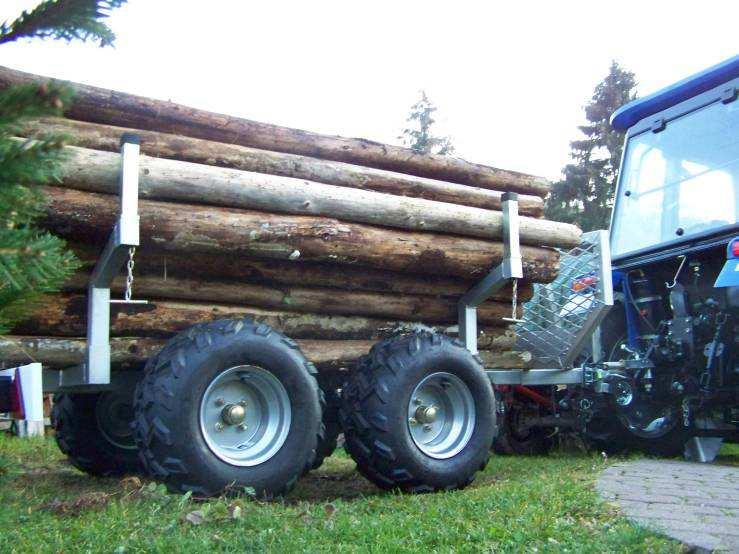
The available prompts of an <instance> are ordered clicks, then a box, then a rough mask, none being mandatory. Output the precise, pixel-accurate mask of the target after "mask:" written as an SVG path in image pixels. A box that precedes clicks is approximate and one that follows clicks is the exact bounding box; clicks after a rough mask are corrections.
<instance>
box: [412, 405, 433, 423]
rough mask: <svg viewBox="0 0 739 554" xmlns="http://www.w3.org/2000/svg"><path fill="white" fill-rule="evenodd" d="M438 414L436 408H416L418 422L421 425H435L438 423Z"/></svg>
mask: <svg viewBox="0 0 739 554" xmlns="http://www.w3.org/2000/svg"><path fill="white" fill-rule="evenodd" d="M437 414H438V410H437V409H436V406H419V407H418V408H416V421H418V422H419V423H433V422H434V421H436V416H437Z"/></svg>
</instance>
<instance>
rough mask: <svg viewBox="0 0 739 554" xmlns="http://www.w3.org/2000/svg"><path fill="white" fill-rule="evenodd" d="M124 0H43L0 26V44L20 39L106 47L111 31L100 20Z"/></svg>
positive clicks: (112, 35) (113, 36) (109, 43)
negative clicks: (43, 39) (97, 44)
mask: <svg viewBox="0 0 739 554" xmlns="http://www.w3.org/2000/svg"><path fill="white" fill-rule="evenodd" d="M125 2H126V0H45V1H43V2H41V3H40V4H39V5H38V6H36V8H34V9H33V10H31V11H30V12H29V11H24V12H23V13H21V15H20V16H19V17H18V18H17V19H16V20H15V21H13V22H11V23H8V22H5V23H3V24H2V25H0V44H4V43H8V42H13V41H16V40H19V39H23V38H54V39H61V40H66V41H71V40H81V41H83V42H84V41H87V40H93V41H100V46H110V45H112V44H113V42H114V41H115V34H114V33H113V31H111V30H110V28H109V27H108V26H107V25H106V24H105V23H103V21H102V20H103V19H105V18H107V17H108V15H109V13H110V11H111V10H113V9H115V8H118V7H120V6H121V5H123V4H124V3H125Z"/></svg>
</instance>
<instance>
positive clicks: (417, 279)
mask: <svg viewBox="0 0 739 554" xmlns="http://www.w3.org/2000/svg"><path fill="white" fill-rule="evenodd" d="M70 247H71V249H72V250H73V251H74V252H75V254H76V255H77V257H78V258H80V259H81V260H82V263H83V267H84V268H85V269H86V270H87V271H91V270H92V268H93V267H94V266H95V263H96V262H97V259H98V256H99V255H100V252H101V250H102V248H100V247H94V246H92V245H89V244H81V243H72V244H70ZM136 274H137V275H150V276H157V277H159V278H161V279H166V278H169V277H170V276H172V277H181V278H192V279H199V280H203V281H209V280H221V281H239V282H249V283H255V284H261V285H271V286H275V285H301V286H302V285H305V286H312V287H331V288H338V289H345V290H357V291H374V292H386V293H394V294H422V295H429V296H450V297H458V296H460V295H462V294H464V293H465V292H466V291H468V290H469V289H470V288H471V287H472V286H473V285H474V281H469V280H462V279H458V278H452V277H440V276H438V275H413V274H409V273H397V272H393V271H384V270H381V269H370V268H366V267H362V268H360V267H353V266H349V265H345V266H342V267H341V270H340V271H337V269H336V266H335V265H334V266H332V265H329V264H319V263H310V262H301V263H295V262H289V261H288V262H286V261H282V260H254V259H249V258H244V257H234V256H219V255H217V254H203V253H199V254H198V255H197V256H189V255H187V254H184V255H183V254H177V253H169V252H162V251H156V250H152V249H146V248H139V249H138V250H137V253H136ZM529 287H530V285H525V284H524V283H520V284H519V291H520V290H522V288H527V289H528V288H529ZM498 296H499V297H500V298H510V297H511V288H510V286H509V287H507V288H506V289H503V290H502V291H501V292H500V293H499V295H498Z"/></svg>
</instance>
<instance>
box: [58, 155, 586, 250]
mask: <svg viewBox="0 0 739 554" xmlns="http://www.w3.org/2000/svg"><path fill="white" fill-rule="evenodd" d="M65 150H66V153H67V156H66V159H65V160H64V165H63V170H62V175H61V181H62V183H63V184H64V186H68V187H72V188H75V189H81V190H86V191H89V192H101V193H106V194H117V193H118V190H119V184H118V181H119V173H120V165H121V161H120V155H119V154H113V153H111V152H101V151H99V150H89V149H86V148H78V147H75V146H69V147H67V148H66V149H65ZM139 196H140V197H141V198H150V199H153V200H165V201H171V202H185V203H190V204H209V205H214V206H223V207H229V208H241V209H246V210H260V211H264V212H270V213H287V214H295V215H312V216H324V217H333V218H336V219H339V220H342V221H351V222H358V223H367V224H370V225H380V226H383V227H394V228H397V229H404V230H409V231H431V232H438V233H444V234H456V235H461V236H469V237H477V238H483V239H500V238H501V237H502V235H503V214H502V213H501V212H497V211H492V210H483V209H480V208H471V207H468V206H458V205H454V204H447V203H445V202H436V201H434V200H425V199H423V198H407V197H398V196H393V195H390V194H384V193H381V192H375V191H371V190H358V189H350V188H346V187H337V186H335V185H326V184H323V183H317V182H313V181H305V180H302V179H294V178H292V177H280V176H275V175H266V174H262V173H254V172H249V171H238V170H233V169H224V168H221V167H213V166H208V165H202V164H195V163H190V162H180V161H175V160H165V159H160V158H151V157H149V156H141V159H140V161H139ZM519 232H520V237H521V242H522V243H523V244H531V245H534V246H555V247H566V246H570V247H571V246H576V245H578V244H579V243H580V235H581V232H580V229H578V228H577V227H576V226H574V225H571V224H569V223H560V222H556V221H548V220H545V219H536V218H533V217H527V216H521V217H520V218H519Z"/></svg>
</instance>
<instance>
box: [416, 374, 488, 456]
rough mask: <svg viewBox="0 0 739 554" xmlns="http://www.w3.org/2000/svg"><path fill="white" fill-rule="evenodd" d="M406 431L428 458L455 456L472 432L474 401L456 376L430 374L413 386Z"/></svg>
mask: <svg viewBox="0 0 739 554" xmlns="http://www.w3.org/2000/svg"><path fill="white" fill-rule="evenodd" d="M407 414H408V430H409V432H410V435H411V439H412V440H413V442H414V443H415V445H416V446H417V447H418V449H419V450H420V451H421V452H423V453H424V454H426V455H427V456H429V457H431V458H436V459H447V458H451V457H453V456H455V455H456V454H458V453H459V452H460V451H461V450H462V449H463V448H464V447H465V446H467V443H468V442H469V441H470V438H471V437H472V432H473V431H474V429H475V401H474V399H473V397H472V393H471V392H470V389H469V387H467V385H466V384H465V383H464V381H462V380H461V379H460V378H459V377H457V376H456V375H453V374H451V373H447V372H437V373H432V374H430V375H427V376H426V377H424V378H423V379H422V380H421V381H420V382H419V383H418V385H416V387H415V389H414V390H413V393H412V394H411V397H410V401H409V403H408V411H407Z"/></svg>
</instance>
